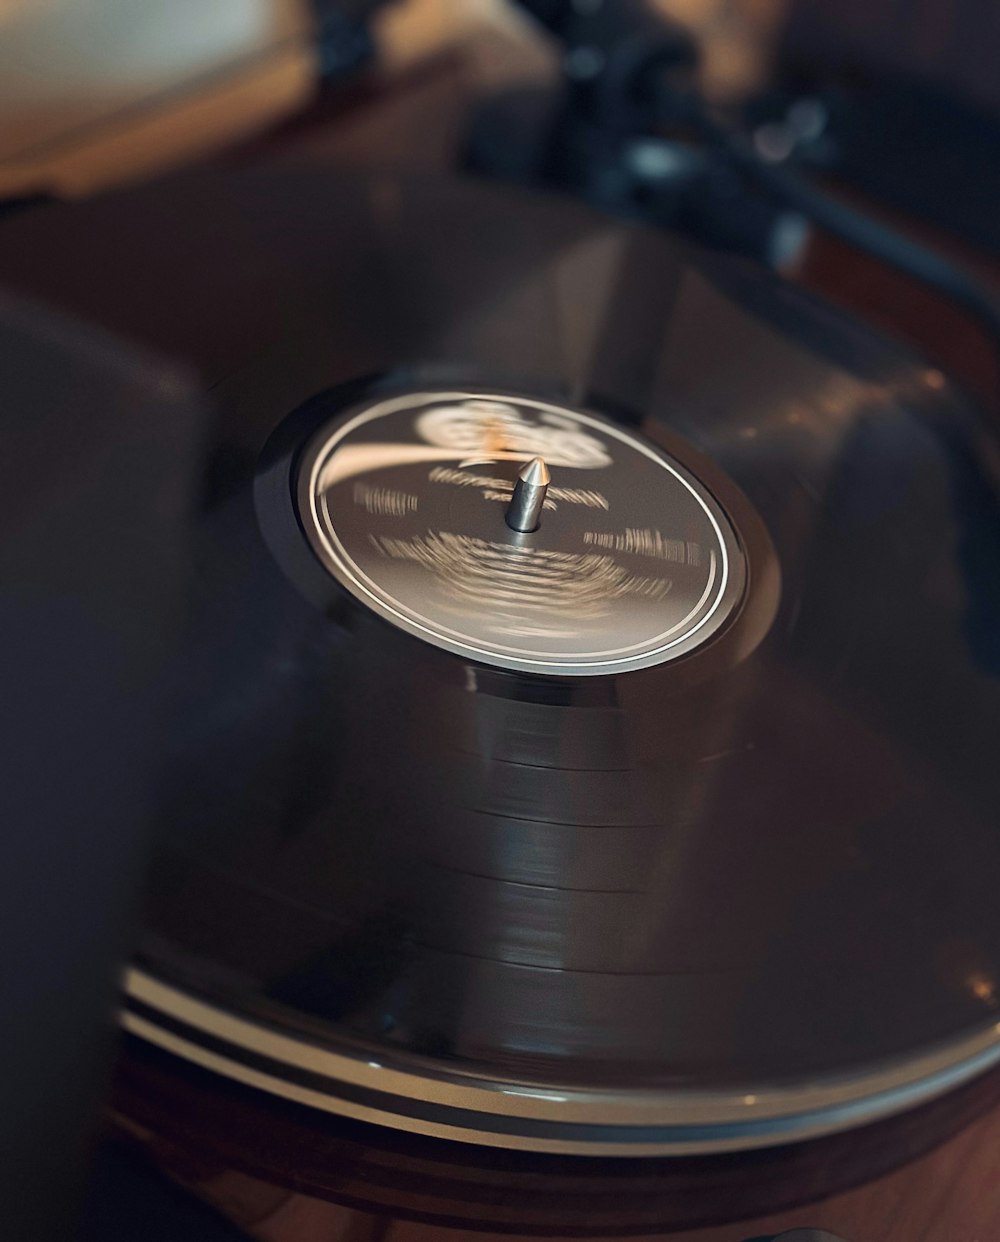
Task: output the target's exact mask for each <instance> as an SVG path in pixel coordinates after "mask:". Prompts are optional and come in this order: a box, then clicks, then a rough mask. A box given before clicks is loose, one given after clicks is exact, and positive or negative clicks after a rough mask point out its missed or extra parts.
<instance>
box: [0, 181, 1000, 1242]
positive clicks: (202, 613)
mask: <svg viewBox="0 0 1000 1242" xmlns="http://www.w3.org/2000/svg"><path fill="white" fill-rule="evenodd" d="M43 238H44V244H45V245H46V246H47V247H48V249H49V251H50V252H51V253H52V255H53V259H54V261H53V263H52V264H51V265H50V269H49V270H50V272H51V275H49V276H47V277H41V276H39V274H38V272H37V271H34V272H31V273H29V272H28V271H27V268H26V267H25V266H24V264H25V260H24V258H23V256H24V255H25V254H28V253H30V251H31V249H32V247H37V246H38V245H39V244H41V240H42V239H43ZM84 238H86V246H84V245H83V239H84ZM154 239H155V241H154ZM60 264H61V266H60ZM98 277H99V278H98ZM0 279H4V280H7V281H14V282H16V283H21V284H27V285H29V286H30V287H32V288H33V289H34V290H35V291H36V292H41V293H43V294H47V295H48V296H50V297H52V298H55V299H57V300H58V301H60V302H62V303H63V304H68V305H71V306H73V307H74V309H76V310H77V311H80V310H84V311H87V310H89V311H90V312H91V313H92V314H94V315H96V316H97V317H99V318H101V319H103V320H104V321H105V322H106V323H109V324H111V325H112V326H117V327H125V328H127V329H129V330H131V332H132V334H133V335H137V336H139V337H141V338H144V339H146V340H149V341H152V342H154V343H155V344H156V345H157V346H159V347H160V348H161V349H163V348H167V349H172V351H173V352H174V354H175V355H177V356H179V357H181V358H185V359H187V360H188V361H189V362H192V363H194V364H195V365H196V366H198V367H199V369H200V371H201V374H202V376H203V379H204V381H205V384H206V386H207V387H209V388H210V389H211V393H212V397H213V399H214V401H215V405H216V409H217V411H218V414H217V419H216V422H215V425H214V427H213V428H212V430H211V435H210V437H209V438H210V444H209V452H208V464H207V468H206V475H205V479H206V482H205V489H204V497H203V503H202V506H201V509H200V512H199V515H198V522H197V530H196V538H195V540H194V547H193V552H192V560H193V574H192V591H191V604H190V620H189V624H188V626H187V629H186V631H185V633H184V635H183V637H182V639H181V640H179V642H178V648H177V652H176V658H175V660H174V662H173V665H172V668H171V692H172V693H173V694H174V695H175V696H176V700H177V709H176V713H175V727H174V730H173V737H172V743H171V746H170V748H169V750H168V752H167V753H166V754H165V755H164V758H163V764H162V770H161V772H160V776H159V782H158V785H157V789H156V801H157V807H158V823H159V832H160V844H159V849H158V853H157V857H156V860H155V863H154V866H153V869H152V872H151V877H150V883H149V889H148V899H147V909H146V919H145V931H144V934H143V938H142V942H141V945H140V948H139V951H138V953H137V956H136V959H135V963H134V965H133V967H132V969H131V970H130V971H129V972H128V976H127V981H126V994H127V995H126V1004H125V1010H124V1018H123V1020H124V1025H125V1027H126V1029H127V1030H128V1031H130V1032H131V1033H132V1034H133V1035H135V1036H138V1037H139V1038H141V1039H142V1040H144V1041H148V1043H150V1044H152V1045H155V1046H156V1047H158V1048H159V1049H161V1050H166V1051H167V1052H168V1053H170V1054H171V1055H173V1056H175V1057H179V1058H182V1059H184V1060H186V1061H188V1062H190V1063H192V1064H194V1065H197V1066H199V1067H201V1068H202V1069H205V1070H209V1071H211V1072H212V1073H213V1074H215V1075H222V1076H225V1077H227V1078H229V1079H231V1080H234V1081H235V1082H238V1083H240V1084H243V1085H244V1086H248V1087H251V1088H253V1089H254V1090H256V1091H259V1092H262V1093H269V1094H271V1095H272V1096H274V1097H281V1098H283V1099H284V1100H285V1101H290V1102H292V1104H295V1105H301V1106H305V1107H307V1108H309V1109H312V1110H316V1115H320V1114H324V1113H325V1114H331V1115H333V1116H335V1117H338V1118H343V1119H347V1120H346V1121H345V1122H343V1124H344V1125H348V1126H350V1125H351V1124H355V1123H363V1124H364V1125H365V1126H368V1127H370V1128H371V1129H370V1132H371V1133H383V1134H392V1135H395V1136H402V1137H398V1138H397V1137H394V1138H393V1139H392V1142H393V1143H395V1142H397V1141H404V1139H405V1136H411V1137H412V1136H417V1137H416V1138H415V1139H414V1140H413V1141H420V1142H425V1141H426V1142H431V1141H432V1140H439V1141H440V1140H444V1141H445V1142H446V1143H447V1144H454V1143H461V1144H463V1145H466V1146H465V1148H464V1150H466V1151H474V1152H475V1153H476V1155H475V1157H474V1161H478V1162H480V1163H481V1164H482V1165H483V1166H484V1167H487V1166H489V1165H490V1162H491V1161H492V1162H493V1163H494V1164H495V1163H496V1161H507V1162H508V1167H513V1166H512V1165H510V1164H509V1162H510V1161H512V1160H519V1159H525V1160H534V1161H535V1162H536V1163H535V1165H534V1167H535V1168H536V1169H538V1170H543V1169H544V1168H545V1167H546V1164H545V1162H546V1160H549V1159H555V1158H562V1157H566V1156H574V1157H591V1158H597V1157H600V1158H602V1160H603V1161H605V1162H608V1161H610V1162H611V1163H610V1164H607V1163H605V1164H604V1165H602V1167H605V1168H609V1167H613V1166H614V1162H615V1161H621V1162H623V1163H622V1168H624V1167H625V1165H626V1164H627V1165H628V1166H629V1167H630V1168H633V1169H634V1168H636V1167H637V1164H638V1166H642V1164H643V1160H642V1159H638V1161H637V1158H640V1157H641V1158H644V1159H645V1160H649V1161H655V1163H656V1165H657V1167H659V1165H661V1164H662V1158H664V1157H684V1158H687V1157H691V1156H695V1155H704V1154H710V1155H716V1154H719V1153H727V1152H735V1151H746V1150H748V1149H751V1148H765V1147H775V1146H778V1145H787V1144H789V1143H796V1142H802V1143H808V1142H809V1141H811V1140H814V1139H816V1138H817V1137H819V1136H824V1135H830V1134H833V1133H836V1132H839V1131H843V1130H845V1129H848V1128H851V1127H856V1126H869V1127H870V1128H872V1123H875V1122H878V1121H880V1119H884V1118H886V1117H889V1116H891V1115H894V1114H898V1113H901V1112H905V1111H907V1110H913V1109H918V1107H924V1108H926V1107H927V1105H928V1103H929V1101H932V1100H934V1099H935V1098H937V1097H940V1096H941V1095H942V1094H943V1093H944V1092H946V1091H948V1090H949V1089H951V1088H955V1087H957V1086H959V1085H960V1084H962V1083H967V1082H970V1081H971V1080H972V1079H973V1078H974V1077H975V1076H976V1075H978V1074H981V1073H982V1072H984V1071H985V1070H986V1069H988V1068H989V1067H990V1066H991V1065H993V1064H994V1063H995V1062H996V1061H997V1060H1000V1025H998V1023H1000V1019H998V1015H997V1006H998V1003H1000V1001H998V995H997V986H998V985H997V979H998V972H1000V913H998V907H997V903H996V900H995V892H994V889H995V877H996V876H997V875H998V874H1000V832H998V830H997V807H998V806H1000V772H998V765H997V764H996V762H995V758H994V756H993V749H994V739H995V737H996V736H997V735H998V731H1000V684H998V672H1000V638H998V635H1000V594H998V592H1000V588H998V587H997V585H996V581H997V580H996V575H995V573H993V572H992V571H990V570H989V569H988V567H989V566H991V565H995V564H996V563H997V560H996V558H997V556H998V554H1000V522H998V513H997V507H996V497H995V492H994V490H993V484H992V481H991V480H990V479H989V478H988V477H987V476H986V474H985V472H984V470H983V468H982V466H981V458H980V456H979V455H978V452H977V446H976V443H975V435H976V432H975V429H974V427H973V426H972V424H971V423H970V421H969V416H968V414H967V411H965V410H964V408H963V407H962V405H961V404H960V402H959V401H958V400H957V399H956V397H955V396H954V394H953V393H951V392H950V391H949V389H948V388H947V386H946V385H944V383H943V381H942V380H941V377H940V376H939V375H938V374H937V373H935V372H931V371H928V370H926V369H924V368H923V367H921V366H920V365H919V364H918V363H916V362H914V361H913V360H911V359H909V358H907V357H905V356H903V355H901V354H900V353H899V352H897V351H896V350H895V349H894V348H891V347H890V346H888V345H887V344H885V343H883V342H881V341H880V340H878V339H876V338H874V337H872V336H870V335H869V334H867V333H866V332H863V331H862V330H860V329H859V328H858V327H856V326H855V325H853V324H852V323H850V322H849V321H847V320H846V319H844V318H843V317H841V316H840V315H838V314H836V313H834V312H832V311H831V310H829V309H827V308H825V307H824V306H822V305H820V304H818V303H816V302H814V301H812V300H810V299H808V298H806V297H805V296H803V295H802V294H800V293H796V292H794V291H792V290H791V289H789V288H788V287H786V286H784V285H782V284H780V283H779V282H777V281H775V280H773V279H771V278H769V277H766V276H765V275H763V274H761V273H759V272H756V271H754V270H750V269H746V268H743V267H741V266H738V265H734V264H732V263H730V262H727V261H724V260H719V259H713V258H708V257H705V256H704V255H700V254H694V253H691V252H689V251H687V250H685V249H684V248H683V247H681V246H680V245H678V244H676V243H674V242H671V241H669V240H667V239H664V238H662V237H659V236H656V235H652V234H650V233H647V232H645V231H643V230H641V229H637V228H632V227H627V226H623V225H621V224H615V223H611V222H609V221H607V220H605V219H603V218H601V217H598V216H595V215H592V214H590V213H589V212H585V211H583V210H581V209H576V208H572V207H569V206H567V205H566V204H564V203H557V202H547V201H544V200H536V199H527V198H520V197H517V196H511V195H510V194H509V193H508V192H498V191H496V190H488V189H484V188H481V187H480V188H476V187H472V186H467V185H461V184H458V183H450V182H446V181H440V180H419V179H416V180H412V181H405V182H399V181H397V180H395V179H392V178H388V177H384V176H381V175H370V176H368V177H364V176H354V177H347V176H343V177H335V176H331V175H330V174H329V173H328V172H326V171H322V170H316V169H289V168H282V169H272V170H264V171H257V172H253V173H239V174H233V173H230V174H226V175H224V176H223V175H200V176H194V177H186V178H182V179H178V180H176V181H174V182H173V183H169V184H168V185H166V186H164V187H156V188H154V189H150V190H144V191H141V192H137V193H133V194H130V195H124V196H119V197H117V198H115V199H111V200H108V201H107V202H104V203H93V204H86V205H80V206H77V207H74V208H72V209H67V210H51V211H43V212H37V213H34V214H33V215H32V216H31V217H26V218H24V219H23V220H21V221H15V222H14V226H13V227H11V228H9V229H8V230H7V233H6V237H5V238H4V239H3V240H2V241H0ZM537 459H540V460H541V461H542V462H543V463H544V469H545V471H546V472H547V477H548V483H547V490H544V489H543V490H544V495H540V497H536V499H537V500H538V505H537V512H536V513H534V516H533V517H532V519H531V520H532V521H534V520H536V519H537V526H535V527H534V528H531V529H516V521H517V519H516V517H512V516H511V514H512V511H513V508H515V507H516V506H514V494H515V489H517V488H518V487H519V486H521V491H520V492H519V493H518V495H519V496H520V497H522V498H523V495H524V487H526V486H528V484H523V486H522V485H519V482H518V479H519V474H520V472H522V471H525V470H526V468H527V467H528V466H530V465H531V463H532V462H535V461H536V460H537ZM538 469H541V467H538ZM531 477H532V478H539V477H541V475H540V474H536V475H532V476H531ZM529 499H530V498H529ZM512 523H515V525H512ZM285 1106H286V1105H281V1106H280V1107H285ZM913 1115H914V1116H916V1115H917V1114H916V1113H914V1114H913ZM872 1132H874V1130H872ZM406 1141H408V1140H406ZM390 1145H391V1144H390ZM512 1153H522V1155H520V1156H514V1155H513V1154H512ZM587 1163H588V1162H587V1161H581V1165H586V1164H587ZM645 1167H646V1168H647V1169H651V1168H652V1167H653V1164H648V1165H646V1166H645ZM429 1214H430V1215H431V1216H433V1215H434V1213H429ZM453 1215H454V1213H453ZM650 1220H651V1218H650V1217H648V1216H647V1218H646V1219H645V1222H644V1223H645V1224H646V1226H647V1227H651V1226H650Z"/></svg>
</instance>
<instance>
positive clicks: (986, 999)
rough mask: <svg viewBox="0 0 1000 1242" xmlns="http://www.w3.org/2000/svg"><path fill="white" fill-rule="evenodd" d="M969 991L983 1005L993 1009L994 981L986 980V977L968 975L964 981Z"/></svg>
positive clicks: (995, 991) (995, 988)
mask: <svg viewBox="0 0 1000 1242" xmlns="http://www.w3.org/2000/svg"><path fill="white" fill-rule="evenodd" d="M966 982H967V984H968V987H969V991H970V992H971V993H972V995H973V996H974V997H975V998H976V1000H980V1001H982V1002H983V1004H984V1005H990V1006H993V1007H995V1006H996V1004H997V985H996V981H995V980H993V979H989V978H987V976H986V975H970V976H969V978H968V979H967V980H966Z"/></svg>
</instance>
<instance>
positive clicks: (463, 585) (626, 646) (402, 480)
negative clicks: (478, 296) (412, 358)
mask: <svg viewBox="0 0 1000 1242" xmlns="http://www.w3.org/2000/svg"><path fill="white" fill-rule="evenodd" d="M532 462H535V463H537V464H536V466H535V467H534V469H535V470H536V471H544V475H545V480H546V486H545V487H544V489H536V493H537V494H536V499H537V507H538V513H537V519H536V520H537V525H536V526H535V527H534V528H533V529H530V530H522V529H517V528H516V526H515V527H514V528H512V524H513V519H512V518H511V516H510V515H511V511H512V504H513V503H514V493H515V488H517V487H519V484H518V478H519V472H521V471H524V470H525V468H526V466H527V465H528V464H529V463H532ZM522 477H527V476H523V475H522ZM519 495H520V492H519ZM298 506H299V514H300V518H301V520H302V523H303V526H304V528H305V531H306V534H307V536H308V538H309V540H310V543H311V544H312V546H313V548H314V550H315V551H316V553H317V554H318V555H319V557H320V559H321V560H322V561H323V563H324V565H325V566H326V567H327V569H328V570H329V571H330V572H331V573H332V574H333V575H334V577H336V578H337V579H338V581H339V582H340V583H341V584H342V585H343V586H345V587H346V588H347V589H348V590H349V591H350V592H351V593H352V594H353V595H354V596H356V597H357V598H358V599H360V600H361V601H362V602H364V603H365V604H367V605H368V606H369V607H371V608H373V609H374V610H375V611H376V612H377V613H379V614H380V615H382V616H383V617H385V618H387V619H388V620H390V621H392V622H393V623H394V624H396V625H398V626H399V627H400V628H402V629H404V630H406V631H408V632H409V633H411V634H416V635H418V636H419V637H421V638H423V639H425V640H426V641H428V642H430V643H433V644H435V645H436V646H439V647H442V648H444V649H446V650H448V651H452V652H456V653H458V654H461V655H464V656H466V657H468V658H471V659H474V660H478V661H482V662H485V663H489V664H493V665H495V666H497V667H501V668H507V669H518V670H527V671H535V672H539V673H543V674H544V673H548V674H570V675H586V674H591V675H594V674H607V673H615V672H622V671H626V670H628V669H634V668H643V667H646V666H649V665H652V664H658V663H661V662H664V661H667V660H671V659H674V658H676V657H677V656H680V655H683V654H685V653H687V652H689V651H691V650H692V649H693V648H694V647H696V646H698V645H700V644H702V643H704V642H705V641H706V640H707V639H708V638H710V637H711V635H712V634H714V633H715V632H716V631H717V630H718V629H719V627H720V626H721V625H722V624H723V623H724V621H725V620H726V619H727V617H728V616H729V615H730V614H731V613H732V611H733V609H734V608H735V607H736V605H737V604H738V603H739V601H740V598H741V596H742V592H743V587H744V584H745V581H746V568H745V564H744V558H743V553H742V551H741V548H740V545H739V543H738V541H737V539H736V537H735V535H734V532H733V530H732V527H731V525H730V523H729V521H728V519H727V517H726V516H725V514H724V513H723V511H722V509H721V508H720V506H719V505H718V503H717V502H716V501H715V499H714V498H713V497H712V496H711V494H710V493H709V492H708V490H707V489H706V488H705V487H704V486H703V485H702V484H701V483H700V482H699V481H698V480H697V479H696V478H695V477H694V476H693V475H692V474H691V473H690V472H689V471H688V470H687V469H686V468H685V467H684V466H682V465H681V464H680V462H678V461H676V460H674V459H673V458H672V457H670V456H669V455H668V454H667V453H665V452H664V451H663V450H662V449H660V448H658V447H657V446H655V445H653V444H652V443H650V442H648V441H646V440H644V439H642V438H640V437H639V436H637V435H635V434H633V433H631V432H630V431H628V430H626V429H624V428H622V427H620V426H617V425H615V424H613V423H611V422H608V421H607V420H605V419H603V418H599V417H597V416H595V415H592V414H589V413H585V412H583V411H581V410H576V409H573V408H570V407H567V406H561V405H553V404H550V403H548V402H544V401H539V400H535V399H533V398H526V397H522V396H513V395H509V394H506V393H484V392H477V393H473V392H419V393H409V394H406V395H404V396H399V397H393V398H391V399H386V400H383V401H379V402H376V403H374V404H369V405H367V406H365V407H363V408H360V409H358V408H355V409H354V410H353V411H352V412H351V413H349V414H348V415H347V416H346V417H344V418H341V419H339V420H337V421H336V422H335V423H333V424H329V425H327V426H326V427H325V428H324V429H323V430H322V431H321V432H320V433H319V434H318V436H316V437H315V439H314V440H313V441H312V443H311V444H310V446H309V448H308V450H307V452H306V455H305V458H304V461H303V463H302V465H301V468H300V471H299V480H298ZM522 524H523V523H522Z"/></svg>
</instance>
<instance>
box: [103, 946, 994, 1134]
mask: <svg viewBox="0 0 1000 1242" xmlns="http://www.w3.org/2000/svg"><path fill="white" fill-rule="evenodd" d="M124 988H125V993H126V996H127V997H129V998H131V999H132V1001H134V1002H136V1003H135V1005H134V1006H133V1007H132V1008H129V1007H128V1004H127V1005H126V1008H125V1010H124V1011H123V1014H122V1025H123V1026H124V1028H125V1029H126V1030H127V1031H129V1032H131V1033H132V1034H133V1035H136V1036H138V1037H139V1038H141V1039H145V1040H147V1041H148V1042H149V1043H152V1044H155V1045H157V1046H158V1047H160V1048H163V1049H165V1050H166V1051H168V1052H171V1053H173V1054H175V1055H176V1056H179V1057H182V1058H183V1059H185V1060H187V1061H190V1062H193V1063H194V1064H197V1065H200V1066H202V1067H203V1068H205V1069H208V1070H212V1071H213V1072H215V1073H218V1074H221V1075H223V1076H224V1077H226V1078H230V1079H233V1080H235V1081H238V1082H241V1083H244V1084H246V1085H248V1086H251V1087H255V1088H257V1089H258V1090H262V1091H266V1092H269V1093H270V1094H272V1095H277V1096H281V1097H282V1098H284V1099H288V1100H292V1101H295V1102H297V1103H300V1104H304V1105H307V1106H308V1107H311V1108H317V1109H320V1110H322V1111H324V1112H328V1113H335V1114H337V1115H340V1116H345V1117H350V1118H353V1119H355V1120H359V1121H365V1122H369V1123H372V1124H375V1125H381V1126H388V1127H391V1128H393V1129H396V1130H405V1131H409V1132H411V1133H416V1134H423V1135H427V1136H429V1137H433V1138H442V1139H449V1140H452V1141H457V1142H465V1143H475V1144H479V1145H483V1146H489V1147H500V1148H513V1149H517V1150H522V1151H537V1152H551V1153H565V1154H575V1155H592V1156H599V1155H600V1156H655V1155H697V1154H707V1153H712V1152H726V1151H737V1150H742V1149H749V1148H757V1147H769V1146H774V1145H777V1144H780V1143H788V1142H798V1141H801V1140H804V1139H809V1138H817V1137H819V1136H821V1135H824V1134H831V1133H834V1132H836V1131H838V1130H845V1129H849V1128H851V1127H854V1126H858V1125H862V1124H865V1123H867V1122H871V1121H876V1120H878V1119H879V1118H882V1117H887V1116H890V1115H892V1114H894V1113H899V1112H903V1111H905V1110H907V1109H909V1108H913V1107H915V1106H916V1105H918V1104H921V1103H924V1102H925V1101H928V1100H931V1099H933V1098H934V1097H935V1096H938V1095H941V1094H943V1093H944V1092H945V1091H948V1090H950V1089H952V1088H954V1087H957V1086H959V1085H960V1084H961V1083H963V1082H965V1081H967V1080H968V1079H970V1078H972V1077H974V1076H975V1075H977V1074H980V1073H982V1072H984V1071H985V1070H987V1069H989V1068H990V1067H991V1066H993V1065H995V1064H997V1063H998V1062H1000V1024H994V1025H991V1026H990V1027H989V1028H988V1029H987V1030H985V1031H980V1032H979V1033H977V1034H975V1035H970V1036H967V1037H965V1038H963V1039H960V1040H955V1041H951V1042H949V1043H947V1044H945V1045H942V1046H940V1047H938V1048H936V1049H934V1050H932V1051H930V1052H927V1053H923V1054H921V1055H919V1056H915V1057H911V1058H907V1059H905V1060H903V1061H900V1062H896V1063H894V1064H892V1065H890V1066H880V1067H875V1068H872V1069H869V1070H866V1071H861V1072H859V1073H857V1074H854V1075H850V1076H844V1077H841V1078H837V1079H833V1078H831V1079H829V1080H827V1081H816V1082H809V1083H801V1084H794V1085H790V1086H787V1087H774V1088H764V1089H758V1090H756V1091H752V1092H751V1091H749V1090H748V1091H747V1092H743V1093H741V1092H737V1091H733V1092H718V1093H710V1092H700V1091H683V1090H670V1091H666V1090H649V1091H632V1092H617V1091H608V1090H601V1089H590V1088H575V1087H565V1088H562V1087H550V1086H545V1085H542V1084H523V1085H522V1084H518V1083H515V1082H501V1081H497V1082H490V1081H486V1080H483V1079H475V1078H472V1077H470V1076H462V1075H459V1074H450V1075H449V1074H445V1073H443V1072H440V1071H432V1072H428V1073H427V1074H417V1073H413V1072H412V1071H410V1070H404V1069H398V1068H394V1067H392V1066H391V1065H387V1064H385V1063H383V1062H376V1061H365V1060H363V1059H361V1058H360V1057H357V1056H350V1055H346V1054H344V1053H339V1052H334V1051H332V1050H330V1049H327V1048H323V1047H321V1046H319V1045H318V1044H315V1043H312V1042H310V1041H308V1040H306V1039H303V1038H301V1037H298V1036H296V1035H292V1034H287V1033H283V1032H279V1031H277V1030H275V1029H273V1028H270V1027H266V1026H264V1025H262V1024H260V1023H257V1022H253V1021H250V1020H248V1019H246V1018H242V1017H238V1016H236V1015H235V1014H232V1013H229V1012H227V1011H226V1010H224V1009H222V1008H220V1007H218V1006H216V1005H213V1004H211V1003H209V1002H206V1001H204V1000H201V999H198V998H196V997H194V996H191V995H190V994H188V993H187V992H184V991H182V990H180V989H179V988H176V987H173V986H171V985H169V984H166V983H162V982H160V981H159V980H157V979H156V978H154V977H153V976H152V975H150V974H148V973H146V972H145V971H143V970H141V969H138V968H134V967H133V968H131V969H129V970H128V971H127V972H126V974H125V979H124Z"/></svg>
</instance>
